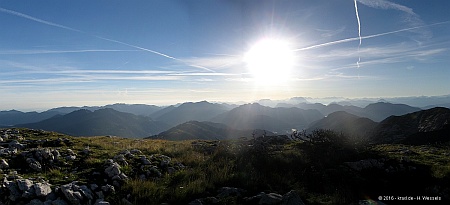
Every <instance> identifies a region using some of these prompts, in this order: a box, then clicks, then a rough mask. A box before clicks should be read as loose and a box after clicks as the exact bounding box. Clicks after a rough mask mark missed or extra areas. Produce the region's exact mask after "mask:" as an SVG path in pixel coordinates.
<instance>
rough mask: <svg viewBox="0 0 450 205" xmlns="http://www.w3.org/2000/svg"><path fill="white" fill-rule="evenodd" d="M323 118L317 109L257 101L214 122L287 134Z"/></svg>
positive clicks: (221, 116)
mask: <svg viewBox="0 0 450 205" xmlns="http://www.w3.org/2000/svg"><path fill="white" fill-rule="evenodd" d="M321 118H323V115H322V114H321V113H320V112H319V111H317V110H303V109H300V108H294V107H293V108H281V107H279V108H271V107H266V106H262V105H260V104H257V103H253V104H246V105H241V106H239V107H237V108H234V109H232V110H230V111H229V112H225V113H223V114H220V115H218V116H217V117H215V118H213V119H212V120H211V121H212V122H217V123H223V124H225V125H227V126H229V127H231V128H234V129H241V130H249V129H250V130H251V129H263V130H268V131H272V132H276V133H278V134H286V133H287V132H291V130H292V129H303V128H307V127H308V125H309V124H310V123H311V122H314V121H316V120H319V119H321Z"/></svg>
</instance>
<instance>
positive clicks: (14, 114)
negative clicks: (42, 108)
mask: <svg viewBox="0 0 450 205" xmlns="http://www.w3.org/2000/svg"><path fill="white" fill-rule="evenodd" d="M58 114H60V113H59V112H56V111H46V112H41V113H39V112H21V111H17V110H10V111H0V125H3V126H12V125H16V124H25V123H34V122H39V121H42V120H45V119H48V118H51V117H53V116H55V115H58Z"/></svg>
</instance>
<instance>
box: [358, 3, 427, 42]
mask: <svg viewBox="0 0 450 205" xmlns="http://www.w3.org/2000/svg"><path fill="white" fill-rule="evenodd" d="M356 1H358V2H360V3H361V4H363V5H365V6H368V7H371V8H375V9H383V10H390V9H392V10H397V11H401V12H402V14H403V15H404V16H405V17H404V18H403V21H404V22H405V23H406V24H407V26H408V27H416V26H423V25H425V23H424V21H423V20H422V19H421V17H420V16H419V15H418V14H416V13H415V12H414V10H413V9H412V8H409V7H407V6H404V5H401V4H397V3H393V2H390V1H387V0H356ZM424 28H425V27H422V28H421V29H415V30H409V31H410V32H413V33H416V34H418V35H419V36H418V37H413V39H414V40H416V41H418V42H419V43H420V41H419V40H428V39H430V38H431V37H432V33H431V32H430V31H429V30H426V29H424Z"/></svg>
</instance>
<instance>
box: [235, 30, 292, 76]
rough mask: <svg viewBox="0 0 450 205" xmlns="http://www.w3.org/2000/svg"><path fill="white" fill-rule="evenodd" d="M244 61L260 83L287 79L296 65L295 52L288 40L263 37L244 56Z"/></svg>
mask: <svg viewBox="0 0 450 205" xmlns="http://www.w3.org/2000/svg"><path fill="white" fill-rule="evenodd" d="M244 62H245V63H246V64H247V68H248V69H249V71H250V73H251V74H252V75H253V77H254V79H255V80H256V81H257V82H259V83H267V84H272V83H280V82H283V81H285V80H286V79H287V78H288V77H289V75H290V72H291V69H292V67H293V65H294V52H293V50H292V49H291V48H290V47H289V44H288V42H286V41H283V40H280V39H270V38H266V39H262V40H260V41H258V42H257V43H256V44H255V45H253V46H252V47H251V48H250V50H249V51H248V52H247V53H246V54H245V56H244Z"/></svg>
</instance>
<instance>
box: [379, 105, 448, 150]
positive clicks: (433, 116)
mask: <svg viewBox="0 0 450 205" xmlns="http://www.w3.org/2000/svg"><path fill="white" fill-rule="evenodd" d="M449 124H450V109H448V108H442V107H436V108H432V109H428V110H422V111H418V112H414V113H410V114H406V115H402V116H391V117H388V118H386V119H385V120H383V121H381V122H380V123H379V125H378V126H377V127H376V128H375V130H374V132H373V134H372V139H373V141H375V142H378V143H398V142H402V141H403V140H405V139H407V138H408V137H411V136H412V135H417V134H420V133H431V132H436V131H439V130H444V129H448V126H449ZM420 135H421V136H423V137H426V135H424V134H420ZM447 137H448V135H447ZM425 141H426V140H425Z"/></svg>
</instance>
